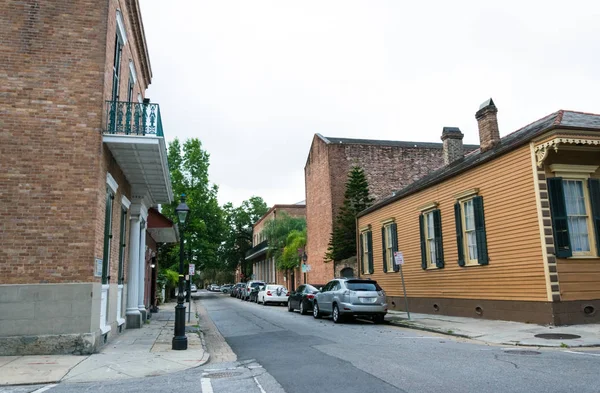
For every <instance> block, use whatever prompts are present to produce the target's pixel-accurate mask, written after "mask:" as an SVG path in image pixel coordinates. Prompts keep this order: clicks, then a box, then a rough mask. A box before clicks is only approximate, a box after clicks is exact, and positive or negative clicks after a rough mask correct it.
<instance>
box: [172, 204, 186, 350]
mask: <svg viewBox="0 0 600 393" xmlns="http://www.w3.org/2000/svg"><path fill="white" fill-rule="evenodd" d="M189 212H190V208H189V207H188V205H186V204H185V194H181V201H180V202H179V206H177V209H175V213H177V218H178V220H179V290H178V293H177V306H175V336H173V345H172V348H173V349H174V350H183V349H187V337H186V335H185V306H184V304H183V301H184V297H183V227H184V225H185V221H186V219H187V216H188V213H189Z"/></svg>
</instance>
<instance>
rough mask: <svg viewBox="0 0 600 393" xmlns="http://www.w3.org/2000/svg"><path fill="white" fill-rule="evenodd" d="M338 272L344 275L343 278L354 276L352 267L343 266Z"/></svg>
mask: <svg viewBox="0 0 600 393" xmlns="http://www.w3.org/2000/svg"><path fill="white" fill-rule="evenodd" d="M340 273H341V275H342V277H344V278H352V277H354V269H352V268H351V267H345V268H343V269H342V271H341V272H340Z"/></svg>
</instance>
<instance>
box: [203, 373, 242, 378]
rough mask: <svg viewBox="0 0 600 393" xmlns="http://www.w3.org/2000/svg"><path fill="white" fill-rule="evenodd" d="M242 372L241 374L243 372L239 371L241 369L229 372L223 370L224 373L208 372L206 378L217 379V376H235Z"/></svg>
mask: <svg viewBox="0 0 600 393" xmlns="http://www.w3.org/2000/svg"><path fill="white" fill-rule="evenodd" d="M240 374H241V372H239V371H229V372H223V373H214V374H206V375H204V376H205V377H206V378H212V379H217V378H229V377H235V376H237V375H240Z"/></svg>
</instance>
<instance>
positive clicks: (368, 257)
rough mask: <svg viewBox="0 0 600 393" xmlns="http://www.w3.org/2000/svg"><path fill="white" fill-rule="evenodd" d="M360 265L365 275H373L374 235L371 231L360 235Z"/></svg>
mask: <svg viewBox="0 0 600 393" xmlns="http://www.w3.org/2000/svg"><path fill="white" fill-rule="evenodd" d="M359 241H360V264H361V267H362V272H363V274H373V234H372V233H371V231H370V230H367V231H363V232H361V234H360V240H359Z"/></svg>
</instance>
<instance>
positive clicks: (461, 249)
mask: <svg viewBox="0 0 600 393" xmlns="http://www.w3.org/2000/svg"><path fill="white" fill-rule="evenodd" d="M454 222H455V224H456V249H457V251H458V266H465V245H464V242H463V231H462V215H461V213H460V202H456V203H455V204H454Z"/></svg>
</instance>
